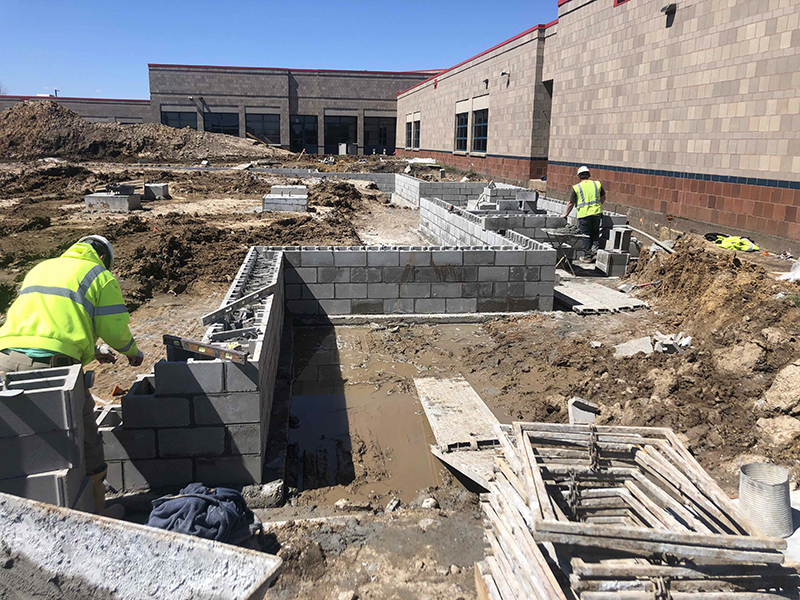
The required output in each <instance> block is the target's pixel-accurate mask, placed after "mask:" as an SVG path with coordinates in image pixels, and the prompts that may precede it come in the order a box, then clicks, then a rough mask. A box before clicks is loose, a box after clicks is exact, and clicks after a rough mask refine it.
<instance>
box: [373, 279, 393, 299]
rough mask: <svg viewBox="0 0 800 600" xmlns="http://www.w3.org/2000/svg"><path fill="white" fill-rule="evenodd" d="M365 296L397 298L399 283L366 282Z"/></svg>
mask: <svg viewBox="0 0 800 600" xmlns="http://www.w3.org/2000/svg"><path fill="white" fill-rule="evenodd" d="M367 297H369V298H399V297H400V285H399V284H397V283H368V284H367Z"/></svg>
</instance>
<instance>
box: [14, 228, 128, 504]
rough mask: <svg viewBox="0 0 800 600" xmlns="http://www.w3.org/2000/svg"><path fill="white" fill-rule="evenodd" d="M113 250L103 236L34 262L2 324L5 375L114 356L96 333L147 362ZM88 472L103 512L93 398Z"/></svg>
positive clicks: (86, 412) (87, 407)
mask: <svg viewBox="0 0 800 600" xmlns="http://www.w3.org/2000/svg"><path fill="white" fill-rule="evenodd" d="M113 264H114V248H113V247H112V246H111V243H110V242H109V241H108V240H107V239H106V238H104V237H102V236H99V235H90V236H87V237H84V238H81V239H80V240H78V242H77V243H76V244H73V245H72V246H71V247H70V248H69V249H68V250H67V251H66V252H64V254H62V255H61V256H60V257H58V258H53V259H50V260H45V261H43V262H41V263H39V264H38V265H36V266H35V267H34V268H33V269H31V271H30V272H29V273H28V275H27V276H26V277H25V280H24V281H23V282H22V287H21V288H20V291H19V296H18V297H17V299H16V300H15V301H14V303H13V304H12V305H11V308H9V309H8V314H7V318H6V322H5V324H4V325H3V326H2V327H0V376H1V375H3V374H4V373H7V372H13V371H32V370H34V369H46V368H49V367H64V366H69V365H83V366H85V365H88V364H89V363H90V362H92V361H93V360H95V359H97V360H98V361H99V362H115V361H116V356H115V355H114V354H113V353H112V352H110V351H108V350H100V349H98V348H96V346H95V344H96V343H97V339H98V337H100V338H102V339H103V340H104V341H105V342H106V344H108V345H109V346H111V347H112V348H114V349H116V351H117V352H119V353H121V354H124V355H125V356H127V357H128V362H129V363H130V365H131V366H134V367H138V366H139V365H141V364H142V360H143V358H144V356H143V354H142V353H141V352H140V351H139V349H138V348H137V346H136V341H135V340H134V339H133V336H132V335H131V332H130V329H129V328H128V321H129V320H130V317H129V315H128V309H127V308H126V307H125V304H124V302H123V300H122V291H121V290H120V287H119V283H118V282H117V280H116V278H115V277H114V276H113V275H112V274H111V271H110V269H111V267H112V266H113ZM83 426H84V451H85V456H86V473H87V475H89V476H90V477H91V478H92V484H93V492H94V508H95V512H96V513H98V514H104V510H105V488H104V485H103V479H104V478H105V475H106V471H107V465H106V463H105V456H104V454H103V441H102V438H101V437H100V434H99V432H98V431H97V423H96V422H95V418H94V398H93V397H92V395H91V394H90V393H89V390H86V397H85V399H84V402H83Z"/></svg>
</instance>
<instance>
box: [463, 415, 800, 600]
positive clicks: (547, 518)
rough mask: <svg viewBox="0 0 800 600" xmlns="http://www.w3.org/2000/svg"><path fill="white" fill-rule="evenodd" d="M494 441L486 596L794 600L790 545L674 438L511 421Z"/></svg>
mask: <svg viewBox="0 0 800 600" xmlns="http://www.w3.org/2000/svg"><path fill="white" fill-rule="evenodd" d="M498 439H499V441H500V444H501V446H502V455H503V456H502V458H498V459H497V460H496V466H495V472H494V477H493V480H492V481H490V482H489V487H488V490H489V493H488V494H483V495H482V496H481V505H482V507H483V510H484V513H485V515H486V520H485V523H486V538H487V540H488V543H489V548H488V549H487V556H486V559H485V561H484V562H482V563H479V564H478V566H477V567H478V568H477V569H476V582H477V584H478V591H479V595H480V596H481V597H482V598H491V599H493V600H496V599H502V600H508V599H523V598H524V599H542V600H544V599H548V600H549V599H557V600H560V599H564V600H566V599H567V598H570V599H576V598H580V599H581V600H610V599H612V598H617V599H622V600H625V599H628V600H640V599H641V600H645V599H647V600H667V599H669V598H672V599H674V600H682V599H695V598H696V599H698V600H716V599H722V598H731V599H734V600H737V599H738V600H756V599H759V600H760V599H766V598H787V597H788V598H798V584H800V579H799V578H798V573H797V571H796V570H795V569H793V568H790V567H784V566H782V565H781V563H782V562H783V558H784V556H783V554H782V553H781V550H784V549H785V548H786V541H785V540H782V539H772V538H767V537H764V536H763V535H762V534H761V533H760V532H759V531H758V530H757V529H756V528H755V527H754V526H753V524H752V523H751V522H750V521H749V520H748V519H747V518H746V517H745V516H744V515H743V514H742V513H741V512H740V511H739V510H738V509H737V507H736V506H735V505H734V504H733V503H732V502H731V500H730V499H729V498H728V497H727V496H726V495H725V493H724V492H723V491H722V489H720V487H719V486H718V485H717V484H716V482H714V480H713V479H711V477H710V476H709V475H708V474H707V473H706V472H705V470H704V469H703V468H702V467H701V466H700V464H699V463H698V462H697V461H696V460H695V459H694V457H693V456H692V455H691V454H690V453H689V451H688V450H687V449H686V447H685V446H683V444H681V442H680V441H679V440H678V438H677V436H676V435H675V433H674V432H673V431H672V430H670V429H663V428H654V427H611V426H606V427H599V426H598V427H595V426H593V425H559V424H548V423H514V424H513V426H512V427H511V428H508V427H506V428H505V429H503V428H498Z"/></svg>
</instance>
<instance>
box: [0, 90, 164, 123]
mask: <svg viewBox="0 0 800 600" xmlns="http://www.w3.org/2000/svg"><path fill="white" fill-rule="evenodd" d="M35 100H55V101H57V102H58V103H59V104H61V105H62V106H64V107H66V108H68V109H70V110H72V111H75V112H76V113H78V114H79V115H80V116H81V117H83V118H84V119H86V120H87V121H91V122H92V123H122V124H127V125H130V124H136V123H147V122H150V120H151V119H150V101H149V100H113V99H108V98H61V97H59V98H54V97H52V96H0V111H2V110H5V109H7V108H10V107H11V106H14V105H15V104H18V103H20V102H28V101H35Z"/></svg>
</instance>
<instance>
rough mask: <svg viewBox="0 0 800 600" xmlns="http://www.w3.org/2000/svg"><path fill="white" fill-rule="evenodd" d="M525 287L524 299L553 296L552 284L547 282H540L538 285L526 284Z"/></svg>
mask: <svg viewBox="0 0 800 600" xmlns="http://www.w3.org/2000/svg"><path fill="white" fill-rule="evenodd" d="M524 285H525V297H526V298H535V297H537V296H552V295H553V283H552V282H549V281H540V282H538V283H535V282H534V283H526V284H524Z"/></svg>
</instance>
